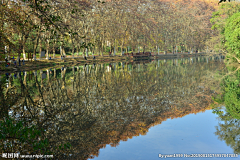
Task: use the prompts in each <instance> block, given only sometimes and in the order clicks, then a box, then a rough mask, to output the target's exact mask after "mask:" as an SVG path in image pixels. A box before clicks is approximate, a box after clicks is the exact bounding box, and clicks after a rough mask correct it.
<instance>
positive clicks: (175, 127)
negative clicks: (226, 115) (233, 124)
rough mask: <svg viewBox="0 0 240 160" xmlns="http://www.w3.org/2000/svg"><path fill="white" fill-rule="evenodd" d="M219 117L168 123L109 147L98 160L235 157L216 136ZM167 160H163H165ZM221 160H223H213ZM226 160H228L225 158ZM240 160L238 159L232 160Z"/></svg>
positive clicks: (207, 115)
mask: <svg viewBox="0 0 240 160" xmlns="http://www.w3.org/2000/svg"><path fill="white" fill-rule="evenodd" d="M217 117H218V116H217V115H216V114H213V113H212V110H207V111H205V112H204V113H198V114H196V115H195V114H190V115H187V116H185V117H182V118H176V119H168V120H167V121H164V122H162V124H159V125H156V126H154V127H152V128H150V129H149V131H148V133H147V135H145V136H138V137H133V138H132V139H128V141H125V142H124V141H121V142H120V143H119V145H118V146H117V147H111V146H110V145H107V146H106V148H103V149H101V150H100V154H99V156H98V157H96V158H95V159H97V160H108V159H109V160H110V159H111V160H112V159H114V160H123V159H125V160H126V159H128V160H134V159H138V160H141V159H142V160H146V159H151V160H152V159H161V158H158V154H194V153H200V154H204V153H209V154H210V153H211V154H218V153H221V154H224V153H228V154H233V150H232V148H230V147H228V146H227V145H226V143H225V142H224V141H220V140H219V139H218V137H217V136H216V135H215V134H214V133H215V132H216V128H215V126H218V122H219V121H218V119H217ZM163 159H164V158H163ZM166 159H175V160H176V159H182V160H184V159H188V160H190V159H198V160H200V159H209V158H186V157H183V158H166ZM210 159H211V160H213V159H222V158H210ZM224 159H226V158H224ZM229 159H237V158H229Z"/></svg>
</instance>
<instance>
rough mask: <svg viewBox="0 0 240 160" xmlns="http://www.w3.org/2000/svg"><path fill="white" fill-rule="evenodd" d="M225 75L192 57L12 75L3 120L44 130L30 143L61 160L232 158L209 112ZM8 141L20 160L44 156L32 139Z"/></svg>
mask: <svg viewBox="0 0 240 160" xmlns="http://www.w3.org/2000/svg"><path fill="white" fill-rule="evenodd" d="M224 72H226V68H225V65H224V63H223V60H221V59H213V58H209V57H198V58H196V57H194V58H183V59H168V60H146V61H132V62H118V63H103V64H91V65H87V64H86V65H84V66H63V67H62V68H49V69H47V70H37V71H28V72H16V73H9V74H6V75H1V79H2V82H4V87H3V90H2V93H1V94H2V95H5V99H4V105H5V106H4V107H2V108H1V113H2V114H1V119H2V118H3V117H6V114H8V115H10V116H11V117H12V118H13V119H15V120H16V121H19V120H23V121H24V125H25V126H27V127H29V126H30V127H31V126H36V128H42V129H43V130H44V132H43V133H42V134H41V136H39V137H41V138H39V137H38V138H37V139H36V138H35V137H32V139H33V140H32V141H33V142H34V143H35V142H36V141H37V142H38V141H39V140H40V139H47V140H48V143H46V144H45V146H44V148H45V149H46V150H48V151H51V153H52V154H53V156H54V157H55V158H56V159H102V160H107V159H114V160H117V159H119V160H120V159H121V160H122V159H159V156H175V158H167V159H178V158H176V156H180V157H182V158H181V159H191V158H190V156H212V158H211V159H218V158H216V156H224V155H215V154H233V153H234V150H233V149H232V148H231V147H230V146H228V145H227V144H226V143H225V142H224V141H221V140H220V138H219V135H218V134H217V130H216V127H217V126H219V124H221V123H222V122H221V120H219V119H218V118H217V117H218V116H217V115H216V114H214V113H213V111H212V107H211V104H212V103H213V102H212V96H213V95H214V94H216V92H217V91H218V90H219V84H218V83H217V82H216V74H215V73H218V74H221V73H224ZM4 113H5V114H4ZM30 137H31V136H30ZM34 138H35V140H34ZM16 139H17V138H16ZM30 139H31V138H30ZM11 143H12V146H11V147H12V148H11V147H10V148H11V149H12V150H13V148H14V149H15V150H16V152H18V151H19V153H20V154H34V153H35V154H37V153H40V150H36V149H34V145H31V144H28V143H31V140H29V141H28V142H24V143H20V142H18V141H17V140H16V141H11ZM63 146H65V147H63ZM67 146H69V148H68V147H67ZM10 148H8V150H9V149H10ZM8 150H6V152H7V151H8ZM174 154H175V155H174ZM196 154H200V155H196ZM201 154H208V155H201ZM228 156H231V155H228ZM160 159H161V157H160ZM198 159H205V158H203V157H200V158H198Z"/></svg>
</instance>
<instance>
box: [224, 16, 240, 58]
mask: <svg viewBox="0 0 240 160" xmlns="http://www.w3.org/2000/svg"><path fill="white" fill-rule="evenodd" d="M224 35H225V38H226V44H225V45H226V47H227V49H228V51H229V52H230V53H231V52H233V54H236V55H237V57H239V53H240V13H235V14H233V15H232V16H231V17H230V18H229V19H228V20H227V23H226V27H225V32H224Z"/></svg>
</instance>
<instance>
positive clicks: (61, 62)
mask: <svg viewBox="0 0 240 160" xmlns="http://www.w3.org/2000/svg"><path fill="white" fill-rule="evenodd" d="M204 55H205V53H204V54H203V53H196V54H186V53H182V54H160V55H156V54H155V55H154V54H153V55H152V56H149V57H147V59H165V58H167V59H168V58H177V57H178V58H184V57H193V56H194V57H195V56H204ZM137 59H138V60H142V59H146V57H143V58H141V57H140V58H137ZM133 60H136V59H135V58H133V57H131V56H119V55H117V56H106V55H104V56H95V58H93V56H89V57H87V58H86V59H85V58H83V57H72V56H67V57H66V58H63V59H61V58H60V57H57V58H54V59H51V60H46V59H45V58H44V59H43V58H42V59H39V60H36V61H25V62H24V63H25V64H24V65H23V63H22V62H21V63H20V65H19V63H17V66H16V67H15V66H14V64H13V63H11V65H10V66H8V67H3V68H2V69H1V70H0V73H7V72H14V71H28V70H38V69H46V68H51V67H57V66H59V67H61V66H66V65H74V64H78V65H84V64H94V63H106V62H112V63H113V62H120V61H133ZM1 64H2V65H6V62H1Z"/></svg>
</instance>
